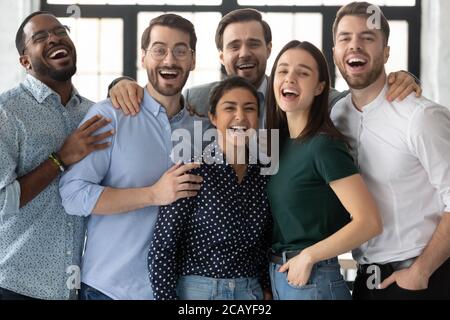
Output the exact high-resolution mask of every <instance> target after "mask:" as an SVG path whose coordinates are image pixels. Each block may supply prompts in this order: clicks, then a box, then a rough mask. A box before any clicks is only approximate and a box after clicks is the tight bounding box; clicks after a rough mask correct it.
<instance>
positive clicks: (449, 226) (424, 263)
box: [412, 212, 450, 277]
mask: <svg viewBox="0 0 450 320" xmlns="http://www.w3.org/2000/svg"><path fill="white" fill-rule="evenodd" d="M449 257H450V213H449V212H445V213H444V214H443V216H442V219H441V221H440V222H439V224H438V226H437V228H436V231H435V232H434V234H433V236H432V238H431V240H430V242H429V243H428V245H427V246H426V248H425V250H424V251H423V252H422V254H421V255H420V256H419V257H418V258H417V260H416V261H415V262H414V264H413V266H412V268H417V270H419V271H420V273H421V274H423V275H426V276H427V277H430V276H431V275H432V274H433V273H434V272H435V271H436V270H437V269H438V268H439V267H440V266H441V265H442V264H443V263H444V262H445V261H446V260H447V259H448V258H449Z"/></svg>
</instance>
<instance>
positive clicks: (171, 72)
mask: <svg viewBox="0 0 450 320" xmlns="http://www.w3.org/2000/svg"><path fill="white" fill-rule="evenodd" d="M160 73H161V74H162V75H171V76H176V75H178V72H176V71H169V70H161V71H160Z"/></svg>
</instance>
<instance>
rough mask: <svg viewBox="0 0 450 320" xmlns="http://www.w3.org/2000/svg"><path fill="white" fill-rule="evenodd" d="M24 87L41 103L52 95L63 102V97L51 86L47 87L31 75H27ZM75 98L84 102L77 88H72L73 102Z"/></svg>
mask: <svg viewBox="0 0 450 320" xmlns="http://www.w3.org/2000/svg"><path fill="white" fill-rule="evenodd" d="M23 85H24V86H25V88H26V89H27V90H28V91H29V92H30V93H31V95H32V96H33V97H34V98H35V99H36V101H37V102H39V103H42V102H44V100H45V99H47V98H48V97H49V96H51V95H54V96H55V97H57V98H58V100H59V101H61V97H60V96H59V94H57V93H56V92H55V91H53V90H52V89H50V87H49V86H47V85H46V84H45V83H43V82H42V81H40V80H39V79H37V78H35V77H33V76H32V75H31V74H27V75H26V77H25V81H24V82H23ZM74 97H77V98H78V99H79V101H81V100H82V97H81V96H80V94H79V93H78V91H77V89H75V87H72V95H71V97H70V100H72V99H73V98H74ZM70 100H69V101H70Z"/></svg>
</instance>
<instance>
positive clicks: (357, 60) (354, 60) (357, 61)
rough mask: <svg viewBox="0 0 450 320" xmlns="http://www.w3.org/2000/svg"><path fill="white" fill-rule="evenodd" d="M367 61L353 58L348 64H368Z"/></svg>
mask: <svg viewBox="0 0 450 320" xmlns="http://www.w3.org/2000/svg"><path fill="white" fill-rule="evenodd" d="M366 62H367V61H366V60H364V59H360V58H351V59H349V60H348V61H347V63H366Z"/></svg>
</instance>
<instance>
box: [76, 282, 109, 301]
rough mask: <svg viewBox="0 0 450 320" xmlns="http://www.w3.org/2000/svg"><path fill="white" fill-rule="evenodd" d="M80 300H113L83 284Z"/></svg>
mask: <svg viewBox="0 0 450 320" xmlns="http://www.w3.org/2000/svg"><path fill="white" fill-rule="evenodd" d="M80 300H113V299H112V298H110V297H108V296H107V295H106V294H104V293H103V292H100V291H98V290H97V289H95V288H92V287H91V286H88V285H87V284H85V283H83V282H82V283H81V291H80Z"/></svg>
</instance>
